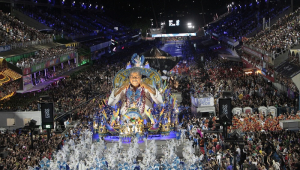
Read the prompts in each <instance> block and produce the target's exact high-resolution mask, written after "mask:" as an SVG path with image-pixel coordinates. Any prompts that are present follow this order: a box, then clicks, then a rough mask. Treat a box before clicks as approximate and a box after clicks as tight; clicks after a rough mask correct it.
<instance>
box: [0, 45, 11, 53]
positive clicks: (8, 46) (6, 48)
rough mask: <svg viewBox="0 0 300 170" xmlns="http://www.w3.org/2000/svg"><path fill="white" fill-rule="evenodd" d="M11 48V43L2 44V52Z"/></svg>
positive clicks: (0, 47) (0, 50)
mask: <svg viewBox="0 0 300 170" xmlns="http://www.w3.org/2000/svg"><path fill="white" fill-rule="evenodd" d="M9 50H11V48H10V45H4V46H0V52H3V51H9Z"/></svg>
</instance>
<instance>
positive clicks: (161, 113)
mask: <svg viewBox="0 0 300 170" xmlns="http://www.w3.org/2000/svg"><path fill="white" fill-rule="evenodd" d="M164 111H165V109H164V108H163V109H161V111H160V114H159V117H161V116H162V115H163V114H164Z"/></svg>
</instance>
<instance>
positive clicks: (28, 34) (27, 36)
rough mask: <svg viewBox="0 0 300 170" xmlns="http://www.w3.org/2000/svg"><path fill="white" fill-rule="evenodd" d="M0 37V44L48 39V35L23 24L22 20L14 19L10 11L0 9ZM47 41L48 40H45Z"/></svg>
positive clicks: (49, 37)
mask: <svg viewBox="0 0 300 170" xmlns="http://www.w3.org/2000/svg"><path fill="white" fill-rule="evenodd" d="M0 17H1V19H0V39H1V41H0V42H1V45H13V44H16V43H24V42H31V41H38V40H43V39H46V40H49V39H51V36H50V35H47V34H43V33H41V32H39V31H38V30H36V29H34V28H31V27H29V26H27V25H25V24H24V23H23V22H21V21H19V20H17V19H15V17H13V16H11V15H10V13H3V12H2V11H0ZM47 42H48V43H49V42H50V40H49V41H47Z"/></svg>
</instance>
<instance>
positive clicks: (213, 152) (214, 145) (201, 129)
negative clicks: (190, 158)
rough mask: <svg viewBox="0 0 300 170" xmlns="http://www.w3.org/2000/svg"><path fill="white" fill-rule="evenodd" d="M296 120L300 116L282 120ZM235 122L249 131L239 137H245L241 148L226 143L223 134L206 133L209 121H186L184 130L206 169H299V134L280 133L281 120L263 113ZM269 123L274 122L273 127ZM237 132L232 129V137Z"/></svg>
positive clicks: (291, 132) (242, 139) (240, 118)
mask: <svg viewBox="0 0 300 170" xmlns="http://www.w3.org/2000/svg"><path fill="white" fill-rule="evenodd" d="M294 118H298V119H299V115H290V116H282V117H281V119H294ZM213 119H215V117H214V118H213ZM233 119H238V120H239V121H240V122H239V125H242V126H244V127H246V128H244V129H243V131H242V133H238V134H240V135H241V136H242V138H241V139H239V140H240V141H244V142H241V143H243V144H242V145H240V144H238V143H235V144H234V143H230V142H226V140H225V138H224V136H222V135H220V134H217V133H206V132H205V130H207V129H209V128H208V121H209V120H208V119H206V118H195V117H193V116H186V117H184V118H183V121H182V128H183V129H185V131H186V132H187V133H186V136H187V137H188V138H189V139H190V140H192V141H194V147H195V149H196V153H199V155H200V159H201V162H202V164H203V165H204V167H203V168H204V169H205V168H207V169H220V170H223V169H224V170H225V169H226V170H227V169H233V166H234V165H235V166H236V169H243V170H246V169H262V170H267V169H269V170H280V169H286V170H287V169H290V170H292V169H293V170H296V169H297V168H299V167H300V166H299V159H300V155H299V154H300V147H299V140H300V133H299V132H298V131H285V130H281V128H280V127H279V125H278V117H274V118H270V116H263V115H262V113H259V114H253V115H246V116H244V117H234V118H233ZM251 121H254V123H253V122H251ZM270 122H274V123H273V124H274V125H273V124H272V123H270ZM262 127H263V128H262ZM262 129H263V130H262ZM237 130H238V129H236V127H235V126H234V127H232V129H229V130H228V131H229V136H231V135H233V132H235V131H237ZM231 137H232V136H231ZM235 140H237V139H235ZM197 150H199V151H197Z"/></svg>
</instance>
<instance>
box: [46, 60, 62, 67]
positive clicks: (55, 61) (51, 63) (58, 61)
mask: <svg viewBox="0 0 300 170" xmlns="http://www.w3.org/2000/svg"><path fill="white" fill-rule="evenodd" d="M59 63H60V59H59V58H56V59H53V60H50V61H47V63H46V68H48V67H51V66H54V65H56V64H59Z"/></svg>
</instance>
